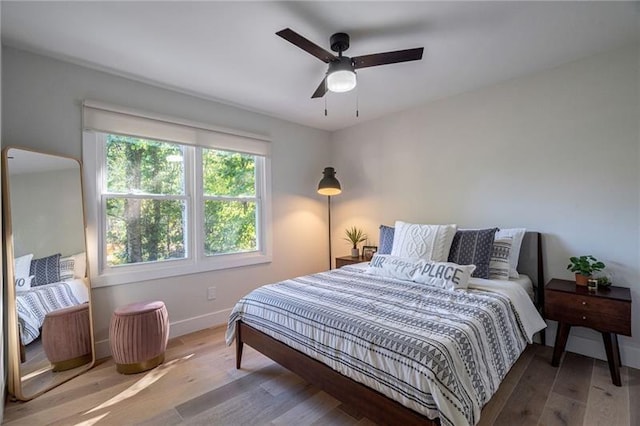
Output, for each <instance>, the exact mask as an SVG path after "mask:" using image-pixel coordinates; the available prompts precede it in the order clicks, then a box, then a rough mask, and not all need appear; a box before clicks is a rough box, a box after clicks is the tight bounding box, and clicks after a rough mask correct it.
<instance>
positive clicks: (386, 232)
mask: <svg viewBox="0 0 640 426" xmlns="http://www.w3.org/2000/svg"><path fill="white" fill-rule="evenodd" d="M394 233H395V228H394V227H393V226H387V225H380V238H379V240H378V241H379V242H378V245H379V246H380V247H378V254H391V249H392V248H393V234H394Z"/></svg>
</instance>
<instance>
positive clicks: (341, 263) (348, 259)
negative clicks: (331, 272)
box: [336, 256, 367, 268]
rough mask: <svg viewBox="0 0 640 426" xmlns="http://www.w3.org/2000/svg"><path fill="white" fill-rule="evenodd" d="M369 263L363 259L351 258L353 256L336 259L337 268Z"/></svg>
mask: <svg viewBox="0 0 640 426" xmlns="http://www.w3.org/2000/svg"><path fill="white" fill-rule="evenodd" d="M360 262H367V260H366V259H365V258H364V257H362V256H358V257H351V256H342V257H336V268H342V267H343V266H344V265H353V264H354V263H360Z"/></svg>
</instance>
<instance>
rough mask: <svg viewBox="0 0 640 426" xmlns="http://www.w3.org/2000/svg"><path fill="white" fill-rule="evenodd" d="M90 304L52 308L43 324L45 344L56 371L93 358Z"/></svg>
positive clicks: (48, 356) (82, 363)
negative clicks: (53, 309)
mask: <svg viewBox="0 0 640 426" xmlns="http://www.w3.org/2000/svg"><path fill="white" fill-rule="evenodd" d="M89 322H90V321H89V304H88V303H84V304H82V305H75V306H71V307H69V308H64V309H58V310H55V311H51V312H49V313H48V314H47V315H46V316H45V317H44V323H43V324H42V347H43V349H44V353H45V354H46V355H47V359H48V360H49V362H50V363H51V365H52V366H53V371H65V370H70V369H72V368H76V367H79V366H81V365H84V364H87V363H89V362H91V359H92V356H91V327H90V325H89Z"/></svg>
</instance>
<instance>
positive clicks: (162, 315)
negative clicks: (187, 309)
mask: <svg viewBox="0 0 640 426" xmlns="http://www.w3.org/2000/svg"><path fill="white" fill-rule="evenodd" d="M168 340H169V314H168V313H167V308H166V307H165V306H164V303H163V302H138V303H132V304H130V305H126V306H123V307H121V308H118V309H116V310H115V312H114V313H113V315H112V316H111V324H110V326H109V343H110V346H111V355H112V356H113V360H114V361H115V362H116V368H117V370H118V373H122V374H134V373H140V372H143V371H146V370H150V369H152V368H155V367H157V366H158V365H160V364H162V362H164V351H165V349H166V348H167V341H168Z"/></svg>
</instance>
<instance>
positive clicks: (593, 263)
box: [567, 255, 605, 277]
mask: <svg viewBox="0 0 640 426" xmlns="http://www.w3.org/2000/svg"><path fill="white" fill-rule="evenodd" d="M569 261H570V262H571V263H569V264H568V265H567V269H569V270H571V272H576V273H578V274H580V275H584V276H586V277H589V276H591V274H592V273H594V272H597V271H602V270H603V269H604V268H605V265H604V263H602V262H600V261H598V259H596V258H595V257H593V256H591V255H587V256H580V257H575V256H574V257H570V258H569Z"/></svg>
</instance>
